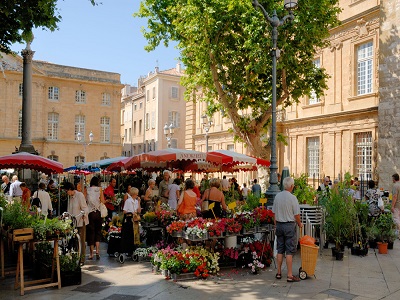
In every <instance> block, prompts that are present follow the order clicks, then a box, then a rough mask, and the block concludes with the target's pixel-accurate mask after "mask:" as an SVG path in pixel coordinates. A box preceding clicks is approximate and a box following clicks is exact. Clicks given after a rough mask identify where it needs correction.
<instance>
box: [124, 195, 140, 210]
mask: <svg viewBox="0 0 400 300" xmlns="http://www.w3.org/2000/svg"><path fill="white" fill-rule="evenodd" d="M138 208H139V201H138V199H133V198H132V196H131V195H128V199H126V200H125V203H124V208H123V211H126V212H127V213H135V212H137V210H138Z"/></svg>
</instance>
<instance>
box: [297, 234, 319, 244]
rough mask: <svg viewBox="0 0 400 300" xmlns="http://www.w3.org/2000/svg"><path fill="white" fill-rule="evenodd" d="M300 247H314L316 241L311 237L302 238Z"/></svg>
mask: <svg viewBox="0 0 400 300" xmlns="http://www.w3.org/2000/svg"><path fill="white" fill-rule="evenodd" d="M300 245H310V246H314V245H315V239H314V238H313V237H311V236H309V235H305V236H302V237H301V238H300Z"/></svg>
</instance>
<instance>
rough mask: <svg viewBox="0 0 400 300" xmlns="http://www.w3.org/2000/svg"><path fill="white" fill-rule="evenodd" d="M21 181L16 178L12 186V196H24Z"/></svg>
mask: <svg viewBox="0 0 400 300" xmlns="http://www.w3.org/2000/svg"><path fill="white" fill-rule="evenodd" d="M20 185H21V181H19V180H18V179H17V180H15V181H14V182H13V183H11V186H10V196H11V197H21V196H22V190H21V188H20Z"/></svg>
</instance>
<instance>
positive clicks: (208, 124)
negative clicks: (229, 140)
mask: <svg viewBox="0 0 400 300" xmlns="http://www.w3.org/2000/svg"><path fill="white" fill-rule="evenodd" d="M201 118H202V119H203V123H202V124H203V128H204V131H205V132H206V152H208V138H209V136H208V132H209V131H210V128H211V126H213V122H212V120H208V118H207V115H203V116H201Z"/></svg>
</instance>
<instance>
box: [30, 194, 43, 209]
mask: <svg viewBox="0 0 400 300" xmlns="http://www.w3.org/2000/svg"><path fill="white" fill-rule="evenodd" d="M33 206H36V207H38V208H42V202H41V201H40V198H39V197H38V191H36V197H32V200H31V207H33Z"/></svg>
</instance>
